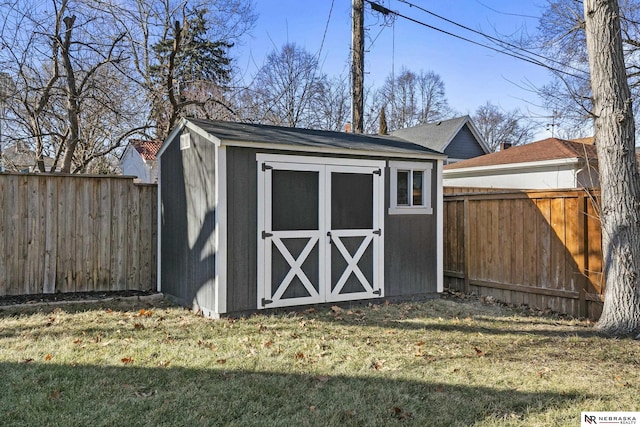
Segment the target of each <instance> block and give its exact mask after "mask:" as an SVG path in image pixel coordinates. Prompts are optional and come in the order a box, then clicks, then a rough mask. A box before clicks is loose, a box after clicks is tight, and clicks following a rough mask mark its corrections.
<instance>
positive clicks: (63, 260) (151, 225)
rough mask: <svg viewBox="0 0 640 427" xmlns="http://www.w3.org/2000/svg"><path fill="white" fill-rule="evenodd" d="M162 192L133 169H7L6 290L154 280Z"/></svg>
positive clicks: (2, 259)
mask: <svg viewBox="0 0 640 427" xmlns="http://www.w3.org/2000/svg"><path fill="white" fill-rule="evenodd" d="M156 194H157V188H156V186H155V185H138V184H134V182H133V179H132V178H130V177H129V178H126V177H113V176H111V177H106V176H90V177H89V176H70V175H25V174H0V206H2V212H1V213H0V295H19V294H40V293H54V292H86V291H109V290H148V289H153V288H155V284H156V256H157V255H156V251H157V247H156V232H157V226H156V223H157V214H156V212H157V207H156V200H157V199H156Z"/></svg>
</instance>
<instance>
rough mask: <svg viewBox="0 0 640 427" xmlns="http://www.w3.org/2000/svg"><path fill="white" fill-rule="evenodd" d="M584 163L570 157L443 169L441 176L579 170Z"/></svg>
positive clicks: (580, 159)
mask: <svg viewBox="0 0 640 427" xmlns="http://www.w3.org/2000/svg"><path fill="white" fill-rule="evenodd" d="M584 163H585V159H583V158H578V157H572V158H566V159H554V160H542V161H538V162H523V163H508V164H502V165H488V166H475V167H469V168H458V169H446V168H445V169H444V170H443V171H442V174H443V176H444V177H446V178H457V177H465V176H473V175H477V176H481V175H489V174H494V173H500V172H507V173H509V172H527V171H534V170H540V169H549V168H558V167H565V168H568V169H571V168H575V169H577V168H579V167H581V166H582V165H583V164H584Z"/></svg>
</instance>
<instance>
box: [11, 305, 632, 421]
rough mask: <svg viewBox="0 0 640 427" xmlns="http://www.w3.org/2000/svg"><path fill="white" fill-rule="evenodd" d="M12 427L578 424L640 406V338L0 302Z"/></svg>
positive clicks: (453, 318)
mask: <svg viewBox="0 0 640 427" xmlns="http://www.w3.org/2000/svg"><path fill="white" fill-rule="evenodd" d="M0 378H1V379H2V380H1V385H0V425H2V426H49V425H51V426H83V427H86V426H103V425H104V426H221V425H232V426H252V425H263V426H304V425H313V426H315V425H336V426H337V425H340V426H342V425H346V426H350V425H353V426H392V425H416V426H471V425H474V426H503V425H513V426H515V425H518V426H577V425H580V419H579V417H580V412H581V411H638V410H640V390H639V388H640V342H639V341H634V340H632V339H610V338H605V337H602V336H599V335H598V334H597V333H595V331H594V330H593V329H592V325H591V324H590V323H588V322H582V321H577V320H566V319H561V318H556V317H551V316H548V317H545V316H537V315H533V314H532V313H527V312H522V311H518V310H514V309H509V308H506V307H503V306H499V305H491V304H484V303H482V302H479V301H473V300H460V299H456V300H453V299H441V300H436V301H428V302H420V303H402V304H388V305H387V304H384V305H369V306H366V305H364V306H353V307H352V308H346V307H345V308H343V309H340V308H338V307H334V308H333V309H331V308H319V309H309V310H307V311H304V312H295V313H286V312H283V313H280V314H268V315H264V314H258V315H254V316H251V317H248V318H243V319H233V320H229V319H225V320H210V319H204V318H202V317H198V316H196V315H194V314H192V313H191V312H189V311H187V310H184V309H182V308H179V307H175V306H172V305H170V304H169V303H167V302H164V301H157V302H155V303H154V304H153V305H150V304H149V303H145V302H130V301H110V302H104V303H99V304H90V305H89V304H87V305H66V306H58V307H31V308H28V309H25V308H17V307H16V308H11V309H7V310H0Z"/></svg>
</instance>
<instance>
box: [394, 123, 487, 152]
mask: <svg viewBox="0 0 640 427" xmlns="http://www.w3.org/2000/svg"><path fill="white" fill-rule="evenodd" d="M464 125H468V126H469V129H470V130H471V133H473V136H474V137H475V138H476V140H477V141H478V143H479V144H480V146H481V147H482V149H483V150H484V152H485V153H489V152H490V151H491V150H489V147H488V146H487V144H486V143H485V142H484V139H483V138H482V136H481V135H480V132H479V131H478V129H477V128H476V126H475V125H474V124H473V121H472V120H471V117H469V116H462V117H456V118H454V119H449V120H442V121H438V122H433V123H427V124H424V125H419V126H413V127H410V128H405V129H398V130H396V131H394V132H392V133H391V135H393V136H397V137H399V138H403V139H406V140H407V141H411V142H413V143H415V144H420V145H423V146H425V147H427V148H431V149H432V150H436V151H439V152H441V153H442V152H444V150H446V148H447V147H448V146H449V144H450V143H451V141H453V139H454V138H455V136H456V135H457V134H458V132H460V129H462V127H463V126H464Z"/></svg>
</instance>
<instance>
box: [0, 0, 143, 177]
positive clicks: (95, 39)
mask: <svg viewBox="0 0 640 427" xmlns="http://www.w3.org/2000/svg"><path fill="white" fill-rule="evenodd" d="M39 6H42V5H39ZM50 6H51V7H52V9H53V10H52V11H48V10H47V8H46V7H45V6H42V7H36V5H35V4H33V3H31V2H16V3H15V4H13V5H7V4H4V5H2V6H0V7H1V8H3V9H2V10H3V12H5V14H4V17H5V21H4V25H3V26H2V39H3V40H10V43H7V44H6V49H5V50H3V54H2V55H1V56H0V62H2V63H3V65H6V67H7V70H8V72H9V73H10V74H11V75H12V77H13V78H14V81H15V82H16V86H17V91H16V95H15V96H14V97H13V99H12V103H11V105H10V108H11V118H12V123H11V125H12V128H13V132H12V137H13V139H14V141H13V143H14V146H15V147H17V148H18V147H23V148H25V149H27V151H31V150H33V151H34V152H35V163H36V164H37V166H38V169H40V170H41V171H44V169H45V167H44V156H45V155H48V156H49V157H52V162H53V164H52V165H51V166H50V168H51V169H50V170H56V168H57V167H58V165H59V164H60V162H61V163H62V165H61V166H60V170H61V171H63V172H79V171H82V170H85V169H86V167H87V165H88V162H90V161H91V160H93V158H95V157H92V158H85V159H84V161H79V159H78V158H77V157H76V154H77V153H76V149H77V147H78V146H80V145H82V146H84V147H87V146H95V145H103V148H104V149H98V147H96V150H101V151H103V152H110V151H113V150H114V149H116V148H117V147H119V146H120V144H121V142H122V138H121V137H120V136H121V135H124V134H127V133H129V132H130V131H131V129H132V126H131V121H130V120H129V119H130V117H131V116H135V115H136V113H137V112H138V111H137V108H139V107H140V104H139V103H136V102H135V97H134V96H133V95H134V94H133V93H132V92H130V93H129V94H128V96H127V97H126V99H122V98H120V99H116V98H114V96H113V95H114V94H116V93H121V94H122V93H124V92H123V91H122V90H120V89H119V88H121V87H124V88H127V87H128V86H127V82H126V81H125V80H124V73H122V71H121V70H120V69H119V68H118V66H119V65H120V63H121V62H122V61H124V59H125V58H126V55H125V54H124V52H123V51H122V50H121V49H120V48H121V41H122V34H121V33H118V31H117V28H115V27H114V26H113V25H110V24H112V23H111V22H106V21H105V17H104V15H99V14H95V13H94V12H95V11H94V10H93V9H91V7H90V6H93V4H92V3H91V2H90V3H89V4H88V5H87V4H85V3H84V2H82V1H77V2H73V3H71V2H69V1H66V0H65V1H62V2H58V1H52V2H51V3H50ZM12 36H13V37H12ZM106 77H110V78H106ZM118 101H124V102H120V103H118ZM116 106H117V109H116V108H115V107H116ZM109 115H115V116H117V117H118V119H119V120H117V121H116V124H115V125H114V126H113V127H111V128H110V134H111V136H112V137H111V138H109V139H108V140H105V139H102V140H100V141H95V140H91V139H90V135H91V133H90V132H85V129H87V127H86V126H85V125H84V123H83V121H84V120H85V119H86V118H93V117H96V116H99V117H103V118H106V117H107V116H109ZM105 144H106V145H105Z"/></svg>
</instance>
